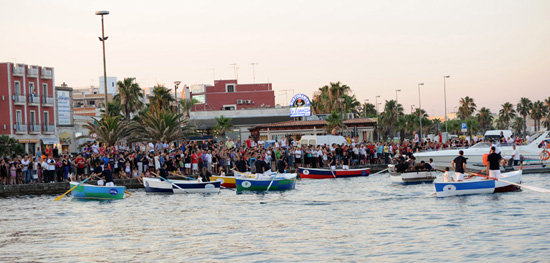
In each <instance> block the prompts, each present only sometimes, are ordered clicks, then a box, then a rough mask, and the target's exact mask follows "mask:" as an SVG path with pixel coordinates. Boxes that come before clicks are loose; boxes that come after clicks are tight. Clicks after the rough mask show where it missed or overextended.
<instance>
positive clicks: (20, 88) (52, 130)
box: [0, 62, 59, 153]
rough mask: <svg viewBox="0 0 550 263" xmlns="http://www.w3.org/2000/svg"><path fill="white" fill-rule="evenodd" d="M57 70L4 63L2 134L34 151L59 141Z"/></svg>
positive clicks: (0, 101) (1, 69)
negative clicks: (11, 137)
mask: <svg viewBox="0 0 550 263" xmlns="http://www.w3.org/2000/svg"><path fill="white" fill-rule="evenodd" d="M54 83H55V78H54V69H53V68H52V67H42V66H36V65H25V64H14V63H11V62H6V63H0V111H1V112H2V114H0V134H2V135H10V136H13V137H14V138H16V139H17V140H19V142H20V143H22V144H24V146H25V150H26V151H27V152H31V153H34V152H35V151H36V149H37V147H39V146H40V144H43V145H51V144H55V143H56V142H57V140H58V139H59V138H58V137H57V135H56V127H55V117H56V116H55V107H56V100H55V98H54Z"/></svg>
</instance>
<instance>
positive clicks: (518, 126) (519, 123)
mask: <svg viewBox="0 0 550 263" xmlns="http://www.w3.org/2000/svg"><path fill="white" fill-rule="evenodd" d="M511 127H512V130H513V131H514V133H515V134H521V130H523V119H522V118H521V117H515V118H514V121H513V122H512V125H511Z"/></svg>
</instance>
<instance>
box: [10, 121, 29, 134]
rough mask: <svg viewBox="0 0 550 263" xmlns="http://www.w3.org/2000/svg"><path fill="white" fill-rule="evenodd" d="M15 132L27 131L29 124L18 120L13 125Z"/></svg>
mask: <svg viewBox="0 0 550 263" xmlns="http://www.w3.org/2000/svg"><path fill="white" fill-rule="evenodd" d="M13 128H14V129H15V132H27V124H26V123H22V122H16V123H15V124H14V125H13Z"/></svg>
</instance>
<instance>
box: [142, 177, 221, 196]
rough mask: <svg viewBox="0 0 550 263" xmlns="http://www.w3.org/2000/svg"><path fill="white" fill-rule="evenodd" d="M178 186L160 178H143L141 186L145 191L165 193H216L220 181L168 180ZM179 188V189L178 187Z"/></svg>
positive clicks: (218, 190) (218, 189)
mask: <svg viewBox="0 0 550 263" xmlns="http://www.w3.org/2000/svg"><path fill="white" fill-rule="evenodd" d="M170 181H171V182H172V183H174V184H175V185H177V186H178V187H179V188H178V187H176V186H174V185H172V184H170V183H169V182H166V181H164V180H162V179H160V178H149V177H145V178H143V186H145V192H147V193H166V194H191V193H218V192H220V185H221V182H220V181H215V182H198V181H195V180H170ZM180 188H181V189H180Z"/></svg>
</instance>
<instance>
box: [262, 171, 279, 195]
mask: <svg viewBox="0 0 550 263" xmlns="http://www.w3.org/2000/svg"><path fill="white" fill-rule="evenodd" d="M276 176H277V175H276V174H274V175H273V178H271V182H270V183H269V185H268V186H267V189H266V190H265V192H266V193H267V191H269V188H270V187H271V184H273V181H274V180H275V177H276Z"/></svg>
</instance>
